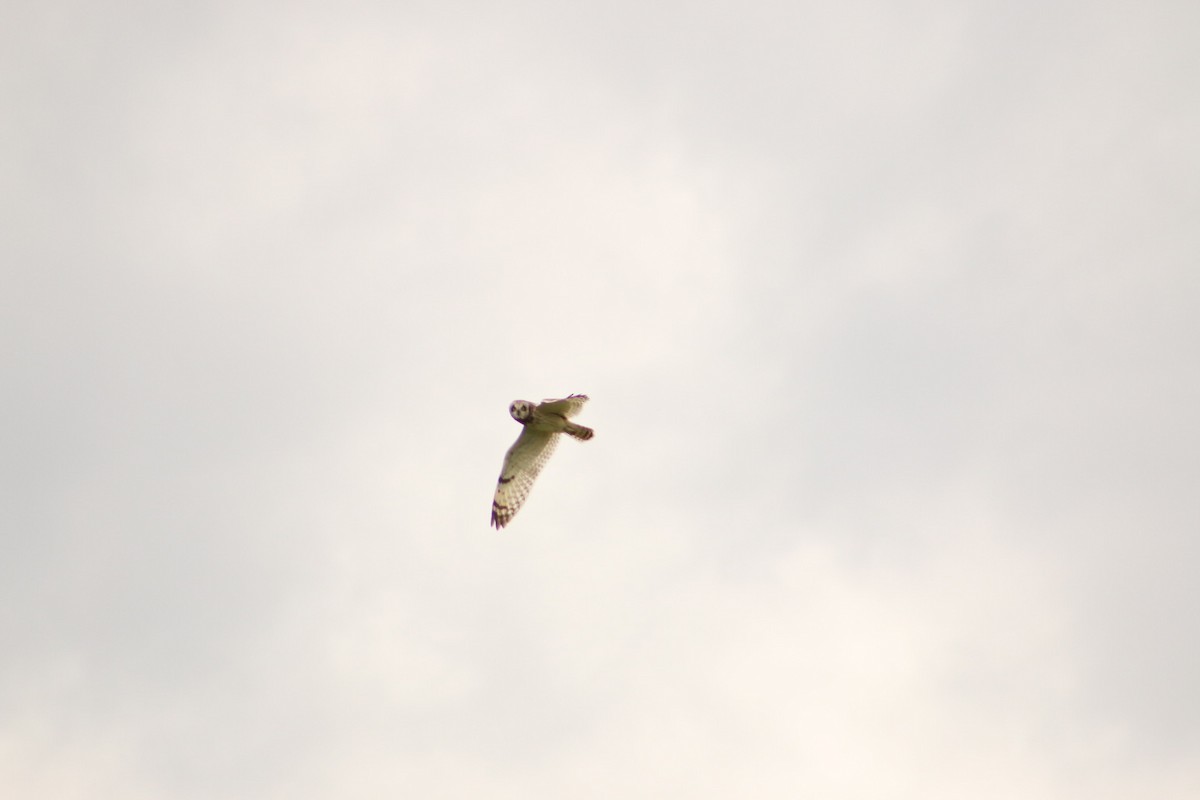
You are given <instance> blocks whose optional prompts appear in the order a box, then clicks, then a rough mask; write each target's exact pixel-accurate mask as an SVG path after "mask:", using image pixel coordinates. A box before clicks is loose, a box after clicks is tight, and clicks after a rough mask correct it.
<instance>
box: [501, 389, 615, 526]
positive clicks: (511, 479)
mask: <svg viewBox="0 0 1200 800" xmlns="http://www.w3.org/2000/svg"><path fill="white" fill-rule="evenodd" d="M587 401H588V398H587V395H583V394H573V395H569V396H568V397H564V398H562V399H561V400H544V401H542V402H541V403H532V402H530V401H528V400H514V401H513V403H512V405H510V406H509V407H508V413H509V414H511V415H512V418H513V419H515V420H516V421H517V422H519V423H521V426H522V429H521V435H520V436H518V437H517V441H515V442H514V443H513V446H512V447H510V448H508V452H507V453H505V455H504V466H503V467H502V468H501V470H500V480H499V481H498V482H497V484H496V495H495V497H494V498H493V499H492V525H494V526H495V527H496V528H497V529H500V528H503V527H504V526H505V525H507V524H508V523H509V522H510V521H511V520H512V518H513V516H514V515H516V513H517V511H518V510H519V509H520V508H521V505H522V504H523V503H524V502H525V498H526V497H528V496H529V491H530V489H532V488H533V482H534V480H535V479H536V478H537V476H538V473H540V472H541V471H542V467H544V466H546V462H547V461H549V460H550V455H551V453H553V452H554V448H555V447H556V446H557V445H558V437H559V434H562V433H565V434H567V435H568V436H572V437H574V438H576V439H580V440H582V441H587V440H588V439H591V438H592V436H593V434H594V431H592V429H591V428H588V427H585V426H583V425H579V424H578V423H575V422H571V420H570V417H572V416H574V415H575V414H578V413H579V411H580V410H581V409H582V408H583V404H584V403H586V402H587Z"/></svg>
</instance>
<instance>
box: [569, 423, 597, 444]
mask: <svg viewBox="0 0 1200 800" xmlns="http://www.w3.org/2000/svg"><path fill="white" fill-rule="evenodd" d="M563 430H564V431H566V433H567V434H568V435H569V436H574V437H575V438H576V439H579V440H580V441H584V442H586V441H587V440H588V439H590V438H592V436H594V435H595V433H596V432H595V431H593V430H592V429H591V428H585V427H584V426H582V425H576V424H575V423H574V422H568V423H567V427H565V428H563Z"/></svg>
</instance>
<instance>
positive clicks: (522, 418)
mask: <svg viewBox="0 0 1200 800" xmlns="http://www.w3.org/2000/svg"><path fill="white" fill-rule="evenodd" d="M508 413H510V414H512V418H513V419H515V420H516V421H517V422H521V423H525V422H528V421H529V420H531V419H533V403H531V402H529V401H528V400H514V401H513V404H512V405H511V406H509V407H508Z"/></svg>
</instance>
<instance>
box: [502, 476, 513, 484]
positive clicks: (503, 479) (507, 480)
mask: <svg viewBox="0 0 1200 800" xmlns="http://www.w3.org/2000/svg"><path fill="white" fill-rule="evenodd" d="M515 477H517V476H516V475H509V476H508V477H507V478H506V477H504V476H503V475H501V476H500V482H501V483H508V482H509V481H511V480H512V479H513V478H515Z"/></svg>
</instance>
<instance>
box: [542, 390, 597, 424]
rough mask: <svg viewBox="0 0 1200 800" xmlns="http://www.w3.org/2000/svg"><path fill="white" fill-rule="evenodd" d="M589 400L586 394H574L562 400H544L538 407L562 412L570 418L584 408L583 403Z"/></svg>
mask: <svg viewBox="0 0 1200 800" xmlns="http://www.w3.org/2000/svg"><path fill="white" fill-rule="evenodd" d="M587 401H588V396H587V395H586V394H572V395H568V396H567V397H564V398H562V399H561V400H543V401H542V402H541V403H540V404H539V405H538V409H539V410H541V411H548V412H550V413H551V414H562V415H563V416H564V417H567V418H570V417H573V416H575V415H576V414H578V413H579V412H580V410H581V409H582V408H583V404H584V403H586V402H587Z"/></svg>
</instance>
